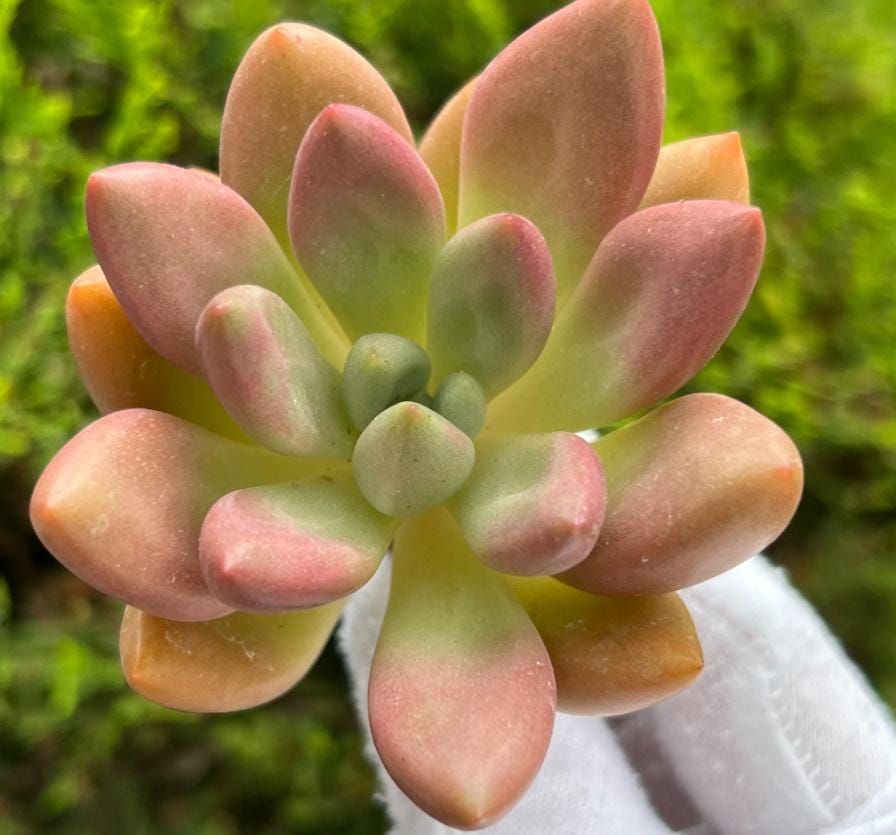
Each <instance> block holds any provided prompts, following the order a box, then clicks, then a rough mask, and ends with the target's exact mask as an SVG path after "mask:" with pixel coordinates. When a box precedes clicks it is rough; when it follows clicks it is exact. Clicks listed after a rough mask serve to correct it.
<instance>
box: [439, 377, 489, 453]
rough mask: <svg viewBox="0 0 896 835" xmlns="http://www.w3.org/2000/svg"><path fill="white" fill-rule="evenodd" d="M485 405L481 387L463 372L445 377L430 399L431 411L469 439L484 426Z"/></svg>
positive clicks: (474, 379) (473, 378)
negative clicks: (449, 422) (446, 420)
mask: <svg viewBox="0 0 896 835" xmlns="http://www.w3.org/2000/svg"><path fill="white" fill-rule="evenodd" d="M486 405H487V404H486V402H485V393H484V392H483V391H482V386H480V385H479V383H478V382H477V381H476V378H475V377H472V376H470V375H469V374H466V373H465V372H463V371H455V372H454V373H453V374H449V375H448V376H447V377H445V379H444V380H442V382H441V383H439V387H438V388H437V389H436V393H435V395H434V396H433V399H432V407H433V409H434V410H435V411H437V412H438V413H439V414H440V415H441V416H442V417H444V418H447V419H448V420H450V421H451V422H452V423H453V424H454V425H455V426H456V427H457V428H458V429H460V430H461V431H462V432H463V433H464V434H465V435H468V436H469V437H470V438H475V437H476V436H477V435H478V434H479V433H480V432H481V431H482V427H483V426H485V410H486Z"/></svg>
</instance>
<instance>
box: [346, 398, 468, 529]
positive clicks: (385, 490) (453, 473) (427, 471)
mask: <svg viewBox="0 0 896 835" xmlns="http://www.w3.org/2000/svg"><path fill="white" fill-rule="evenodd" d="M474 456H475V452H474V449H473V442H472V441H471V440H470V439H469V438H468V437H467V436H466V435H465V434H464V433H463V432H462V431H461V430H460V429H458V428H457V427H456V426H455V425H454V424H453V423H450V422H449V421H447V420H446V419H445V418H443V417H442V416H441V415H438V414H436V413H435V412H433V411H432V410H431V409H428V408H427V407H426V406H423V405H421V404H419V403H411V402H404V403H398V404H396V405H395V406H392V407H391V408H389V409H386V411H385V412H381V413H380V414H379V415H377V417H376V418H375V419H374V420H373V421H372V422H371V423H370V425H369V426H368V427H367V428H366V429H365V430H364V432H362V433H361V437H360V438H359V439H358V443H357V445H356V446H355V454H354V457H353V458H352V467H353V469H354V473H355V479H356V480H357V482H358V486H359V487H360V488H361V492H362V493H363V494H364V497H365V498H366V499H367V501H369V502H370V503H371V504H372V505H373V506H374V507H375V508H376V509H377V510H378V511H380V513H385V514H387V515H388V516H414V515H416V514H418V513H424V512H425V511H427V510H430V509H431V508H433V507H436V506H437V505H440V504H441V503H442V502H444V501H445V500H446V499H448V498H450V497H451V496H453V495H454V494H455V493H456V492H457V491H458V490H459V489H460V488H461V486H462V485H463V483H464V481H466V479H467V476H468V475H469V474H470V470H471V469H472V468H473V459H474Z"/></svg>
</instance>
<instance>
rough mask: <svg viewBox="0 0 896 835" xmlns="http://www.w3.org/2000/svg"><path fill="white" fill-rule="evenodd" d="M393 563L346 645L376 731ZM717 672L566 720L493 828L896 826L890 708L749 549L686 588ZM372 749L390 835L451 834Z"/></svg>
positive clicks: (812, 829)
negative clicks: (374, 682) (373, 665)
mask: <svg viewBox="0 0 896 835" xmlns="http://www.w3.org/2000/svg"><path fill="white" fill-rule="evenodd" d="M389 571H390V563H389V561H388V560H387V561H386V562H385V563H384V565H383V567H382V568H381V569H380V571H379V573H378V574H377V576H376V577H375V578H374V579H373V581H372V582H371V583H369V584H368V585H367V587H366V588H365V589H364V590H362V591H361V592H359V593H358V594H356V595H355V597H354V599H353V601H352V603H351V604H350V606H349V608H348V610H347V611H346V614H345V617H344V620H343V624H342V627H341V630H340V645H341V648H342V651H343V653H344V655H345V658H346V662H347V665H348V668H349V673H350V675H351V678H352V682H353V687H354V697H355V703H356V706H357V709H358V714H359V717H360V719H361V724H362V727H364V728H365V732H367V731H366V729H367V678H368V671H369V669H370V662H371V659H372V657H373V651H374V647H375V644H376V637H377V633H378V632H379V626H380V623H381V621H382V618H383V613H384V611H385V606H386V600H387V597H388V586H389ZM681 594H682V596H683V597H684V599H685V601H686V602H687V604H688V606H689V608H690V610H691V613H692V615H693V618H694V621H695V623H696V626H697V630H698V633H699V635H700V638H701V641H702V643H703V650H704V656H705V661H706V667H705V669H704V671H703V673H702V674H701V675H700V677H699V678H698V679H697V682H696V684H694V685H693V686H692V687H691V688H690V689H688V690H686V691H685V692H683V693H681V694H679V695H678V696H675V697H673V698H671V699H669V700H668V701H666V702H663V703H661V704H659V705H657V706H655V707H653V708H649V709H647V710H644V711H641V712H640V713H636V714H632V715H631V716H628V717H624V718H621V719H616V720H612V721H611V722H606V721H603V720H600V719H594V718H589V717H581V716H565V715H563V714H558V716H557V722H556V725H555V729H554V736H553V739H552V741H551V745H550V749H549V750H548V754H547V758H546V759H545V763H544V765H543V767H542V769H541V772H540V773H539V775H538V777H537V778H536V779H535V782H534V783H533V784H532V787H531V788H530V789H529V791H528V793H527V794H526V795H525V796H524V797H523V799H522V800H521V801H520V803H519V804H518V805H517V806H516V807H515V808H514V809H513V810H512V811H511V812H510V813H509V814H508V815H507V816H506V817H505V818H503V819H502V820H501V821H499V822H498V823H497V824H495V825H493V826H490V827H488V828H486V829H484V830H482V831H483V832H486V833H489V835H660V834H661V833H667V834H668V833H672V832H687V833H690V835H747V833H751V835H834V833H836V835H896V733H894V726H893V723H892V719H891V717H890V715H889V714H888V712H887V710H886V708H885V707H884V706H883V705H882V704H881V702H880V700H879V699H878V698H877V696H875V694H874V693H873V692H872V691H871V689H870V688H869V686H868V684H867V682H866V681H865V679H864V677H863V676H862V674H861V673H860V672H859V671H858V670H857V669H856V667H855V666H854V665H853V663H852V662H851V661H850V660H849V659H848V658H846V656H845V655H844V653H843V651H842V649H841V648H840V646H839V645H838V643H837V642H836V640H835V639H834V638H833V637H832V635H831V634H830V632H829V631H828V629H827V627H826V626H825V625H824V623H823V622H822V621H821V620H820V618H819V617H818V616H817V615H816V613H815V612H814V611H813V610H812V608H811V607H810V606H809V604H808V603H806V601H805V600H804V599H803V598H802V597H800V596H799V594H797V592H796V591H795V590H794V589H793V588H792V587H791V586H790V584H789V583H788V582H787V579H786V577H785V575H784V572H783V571H782V570H781V569H777V568H774V567H772V566H771V565H770V564H769V563H768V562H767V561H766V560H765V559H764V558H762V557H754V558H753V559H751V560H748V561H747V562H746V563H744V564H743V565H741V566H739V567H738V568H736V569H734V570H733V571H729V572H728V573H726V574H723V575H722V576H720V577H717V578H715V579H714V580H710V581H709V582H706V583H702V584H701V585H699V586H695V587H693V588H691V589H688V590H686V591H684V592H682V593H681ZM367 752H368V754H369V756H370V758H371V760H372V761H373V762H374V763H375V764H376V768H377V771H378V774H379V777H380V781H381V785H382V787H383V794H384V799H385V803H386V806H387V808H388V812H389V816H390V818H391V820H392V822H393V829H392V830H391V831H390V835H447V833H453V832H457V831H458V830H455V829H451V828H450V827H447V826H444V825H443V824H440V823H438V822H436V821H434V820H433V819H432V818H431V817H429V816H428V815H427V814H425V813H424V812H422V811H420V810H419V809H418V808H417V807H416V806H414V804H413V803H411V801H409V800H408V799H407V798H406V797H405V796H404V795H403V794H402V792H401V791H400V790H399V789H398V787H397V786H396V785H395V783H394V782H393V781H392V780H391V779H390V778H389V776H388V774H387V773H386V771H385V769H384V768H383V766H382V763H381V762H380V759H379V757H378V756H377V755H376V751H375V749H374V747H373V744H372V743H371V741H370V737H369V732H368V737H367Z"/></svg>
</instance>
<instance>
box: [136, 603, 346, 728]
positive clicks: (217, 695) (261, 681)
mask: <svg viewBox="0 0 896 835" xmlns="http://www.w3.org/2000/svg"><path fill="white" fill-rule="evenodd" d="M341 609H342V606H341V604H339V603H332V604H330V605H329V606H322V607H320V608H318V609H309V610H308V611H305V612H288V613H281V614H277V615H250V614H245V613H244V612H234V613H233V614H231V615H227V616H226V617H223V618H218V619H216V620H212V621H203V622H199V623H182V622H178V621H173V620H166V619H165V618H159V617H156V616H155V615H150V614H148V613H147V612H142V611H140V610H139V609H135V608H134V607H132V606H128V607H127V608H126V609H125V611H124V617H123V618H122V621H121V632H120V635H119V651H120V654H121V666H122V669H123V670H124V675H125V678H126V679H127V682H128V684H129V685H130V686H131V688H132V689H133V690H135V691H136V692H137V693H139V694H140V695H141V696H143V697H144V698H146V699H150V700H151V701H153V702H156V703H158V704H160V705H164V706H165V707H171V708H174V709H175V710H185V711H190V712H193V713H224V712H227V711H232V710H245V709H246V708H250V707H256V706H257V705H260V704H264V703H265V702H269V701H271V699H276V698H277V697H278V696H281V695H282V694H283V693H285V692H286V691H287V690H289V689H290V688H291V687H293V686H294V685H295V684H296V683H297V682H298V681H299V680H300V679H301V678H302V677H303V676H304V675H305V673H307V672H308V670H309V669H310V668H311V665H312V664H314V662H315V661H316V660H317V657H318V655H320V652H321V650H322V649H323V648H324V644H326V642H327V638H329V636H330V633H331V632H332V631H333V627H334V626H335V625H336V621H337V619H338V618H339V613H340V611H341Z"/></svg>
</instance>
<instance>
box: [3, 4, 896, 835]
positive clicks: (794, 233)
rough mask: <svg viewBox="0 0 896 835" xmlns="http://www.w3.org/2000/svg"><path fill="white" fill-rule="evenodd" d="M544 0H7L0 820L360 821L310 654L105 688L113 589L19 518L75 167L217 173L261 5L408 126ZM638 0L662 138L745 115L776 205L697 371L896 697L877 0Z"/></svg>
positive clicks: (56, 367)
mask: <svg viewBox="0 0 896 835" xmlns="http://www.w3.org/2000/svg"><path fill="white" fill-rule="evenodd" d="M557 5H558V4H557V3H555V2H551V0H519V1H518V2H512V0H369V2H365V3H359V2H356V0H326V1H325V0H308V1H307V2H286V0H252V2H218V1H214V2H213V0H165V1H164V2H149V0H128V2H114V0H25V2H14V0H0V484H2V491H0V519H2V521H0V568H2V572H3V575H4V576H5V577H6V581H7V583H8V586H9V588H10V589H11V594H10V595H8V596H7V597H6V598H3V599H4V601H5V602H4V604H3V606H2V607H0V608H2V610H3V611H4V613H5V617H4V623H3V624H2V626H0V630H2V631H0V835H6V833H13V832H15V833H19V832H29V833H30V832H40V833H57V832H58V833H84V832H91V833H105V832H110V833H111V832H121V831H127V832H129V833H143V832H152V833H181V832H183V833H187V832H189V833H199V835H205V833H208V835H218V833H231V832H245V831H252V832H259V833H271V835H273V834H274V833H286V832H301V833H331V834H332V835H339V834H340V833H352V834H354V833H358V834H359V835H360V833H368V832H370V833H373V832H380V831H382V829H383V820H382V814H381V812H380V811H379V810H378V809H377V808H376V806H375V805H374V804H373V803H372V802H371V800H370V795H371V790H372V781H371V777H370V775H369V772H368V771H367V769H366V767H365V766H364V764H363V761H362V759H361V756H360V750H359V742H358V737H357V732H356V730H355V728H354V726H353V725H352V723H351V719H350V711H349V708H348V704H347V701H346V696H345V690H344V681H343V680H342V677H341V672H340V670H339V666H338V662H337V661H336V659H335V657H334V656H333V655H332V653H330V654H328V655H327V656H326V658H325V663H324V664H322V665H321V666H320V668H319V669H318V670H317V671H316V672H315V673H314V674H313V675H312V676H311V677H310V678H309V679H308V680H307V681H306V682H305V683H304V684H303V685H302V686H301V687H300V688H298V689H297V690H296V691H295V693H293V694H292V695H290V696H289V697H287V698H285V699H283V700H281V701H280V702H277V703H276V704H274V705H271V706H268V707H266V708H263V709H261V710H259V711H256V712H253V713H249V714H246V715H237V716H233V717H220V718H201V719H199V718H189V717H183V716H179V715H177V714H174V713H172V712H170V711H164V710H162V709H160V708H155V707H152V706H150V705H148V704H146V703H145V702H143V701H142V700H140V699H138V698H137V697H135V696H133V695H131V694H129V693H128V692H126V690H125V688H124V686H123V683H122V681H121V678H120V674H119V672H118V668H117V659H116V653H115V647H114V637H115V636H114V631H115V624H114V612H113V611H111V610H110V608H109V607H108V606H107V605H106V604H104V603H102V602H99V601H97V600H96V598H94V597H93V596H91V595H88V594H86V593H85V592H84V590H83V588H82V587H80V586H79V585H78V584H77V583H76V582H74V581H71V580H69V579H67V578H66V577H64V576H62V575H61V574H60V573H59V572H57V571H55V570H54V569H53V568H52V567H51V566H50V561H49V560H48V558H47V557H46V555H44V554H43V552H42V551H41V550H40V548H39V547H38V545H37V543H36V541H35V540H34V538H33V536H32V535H31V534H30V532H29V528H28V524H27V516H26V510H25V508H26V503H27V496H28V493H29V491H30V486H31V484H32V482H33V478H34V476H35V474H36V473H37V471H38V470H39V469H40V467H41V466H42V465H43V463H44V462H45V460H46V459H47V458H48V457H49V455H51V454H52V453H53V451H55V449H57V448H58V447H59V446H60V445H61V444H62V443H63V442H64V441H65V440H66V439H67V438H68V437H69V436H70V435H71V434H72V433H73V432H74V431H76V429H77V428H78V427H80V426H81V425H82V424H83V423H85V422H86V421H87V420H89V419H90V418H91V417H92V416H93V414H94V412H93V409H92V407H91V405H90V404H89V402H88V400H87V398H86V396H85V395H84V393H83V390H82V388H81V385H80V383H79V382H78V380H77V378H76V375H75V372H74V365H73V363H72V361H71V359H70V357H69V355H68V352H67V349H66V345H65V334H64V328H63V321H62V305H63V299H64V295H65V291H66V288H67V285H68V283H69V281H70V280H71V278H72V277H73V276H74V275H75V274H77V273H78V272H79V271H80V270H81V269H83V268H84V267H86V266H88V265H89V264H90V263H91V254H90V248H89V244H88V241H87V237H86V230H85V227H84V221H83V216H82V205H81V203H82V190H83V184H84V181H85V179H86V177H87V174H88V173H89V172H90V171H91V170H93V169H95V168H98V167H100V166H102V165H107V164H110V163H112V162H116V161H122V160H128V159H166V160H171V161H175V162H179V163H183V164H196V165H203V166H206V167H209V168H215V167H216V145H217V132H218V119H219V116H220V110H221V106H222V104H223V101H224V97H225V95H226V91H227V85H228V83H229V79H230V76H231V74H232V72H233V70H234V68H235V67H236V64H237V62H238V61H239V58H240V56H241V54H242V53H243V51H244V50H245V48H246V47H247V46H248V44H249V43H250V42H251V40H252V38H253V37H254V36H255V35H256V34H257V33H258V32H259V31H260V30H262V29H263V28H265V27H266V26H268V25H270V24H271V23H273V22H275V21H277V20H280V19H300V20H305V21H309V22H312V23H316V24H318V25H321V26H323V27H325V28H327V29H329V30H330V31H332V32H334V33H336V34H338V35H340V36H342V37H344V38H346V39H347V40H349V41H350V42H351V43H353V44H354V45H355V46H357V47H358V48H360V49H361V50H362V51H363V52H365V53H366V54H367V55H368V56H369V57H370V58H371V59H372V60H373V61H374V63H375V64H377V66H379V67H380V69H381V70H382V71H383V72H384V73H385V74H386V76H387V77H388V78H389V80H390V82H392V84H393V85H394V87H395V88H396V90H397V92H398V93H399V96H400V97H401V99H402V101H403V102H404V103H405V105H406V107H407V109H408V112H409V115H410V117H411V119H412V121H413V123H414V124H415V127H417V128H418V129H419V128H422V126H423V125H425V123H426V121H427V120H428V119H429V118H430V117H431V115H432V114H433V112H434V111H435V110H436V109H437V107H438V106H439V104H440V103H441V102H442V101H443V100H444V99H445V98H446V96H447V95H448V94H449V93H450V92H451V91H452V90H453V89H454V88H455V87H457V86H459V85H460V84H461V83H462V82H463V81H464V80H465V79H466V78H468V77H469V76H471V75H473V74H474V73H475V72H476V71H477V70H478V69H479V68H481V67H482V66H483V65H484V64H485V63H486V62H487V61H488V59H489V58H490V57H491V56H492V55H493V54H494V53H495V52H496V51H497V50H498V49H499V48H500V47H501V45H502V44H504V43H505V42H507V41H508V40H509V39H510V38H511V37H512V36H513V34H514V33H515V32H517V31H519V30H521V29H522V28H524V27H525V26H527V25H528V24H530V23H531V22H533V21H534V20H536V19H537V18H539V17H540V16H542V15H543V14H545V13H547V12H548V11H550V10H551V9H553V8H555V7H556V6H557ZM654 8H655V10H656V12H657V15H658V17H659V20H660V25H661V28H662V31H663V38H664V44H665V50H666V56H667V71H668V92H669V113H668V127H667V136H666V139H667V141H672V140H675V139H678V138H681V137H684V136H687V135H690V134H699V133H709V132H716V131H723V130H730V129H735V128H736V129H740V130H741V132H742V134H743V137H744V144H745V147H746V150H747V154H748V157H749V161H750V168H751V173H752V179H753V194H754V202H755V203H757V204H758V205H759V206H761V207H762V208H763V210H764V211H765V214H766V221H767V225H768V229H769V248H768V257H767V260H766V266H765V269H764V272H763V277H762V279H761V280H760V286H759V289H758V291H757V293H756V295H755V297H754V299H753V301H752V303H751V306H750V308H749V309H748V312H747V314H746V315H745V316H744V318H743V320H742V321H741V323H740V324H739V325H738V327H737V329H736V330H735V332H734V334H733V335H732V337H731V339H730V340H729V342H728V344H727V345H726V347H725V348H724V349H723V350H722V351H721V352H720V354H719V355H718V357H717V358H716V359H715V360H714V361H713V362H712V363H711V365H710V366H709V367H708V368H707V370H706V371H704V372H703V373H702V374H701V375H700V377H699V378H698V379H697V380H696V381H695V382H694V383H693V384H692V385H691V388H692V389H701V388H702V389H708V390H716V391H722V392H725V393H728V394H731V395H733V396H735V397H738V398H740V399H742V400H744V401H746V402H748V403H750V404H752V405H754V406H755V407H756V408H758V409H760V410H761V411H762V412H764V413H765V414H767V415H769V416H770V417H772V418H773V419H774V420H776V421H777V422H778V423H780V424H781V425H782V426H784V427H785V428H786V429H787V430H788V431H789V432H790V433H791V434H792V435H793V437H794V438H795V440H796V441H797V443H798V445H799V447H800V449H801V451H802V453H803V455H804V458H805V462H806V476H807V487H806V497H805V500H804V502H803V504H802V507H801V509H800V512H799V514H798V516H797V519H796V520H795V523H794V525H793V526H792V527H791V529H790V530H789V531H788V532H787V533H786V534H785V535H784V537H783V538H782V539H781V540H780V541H779V542H778V543H777V544H776V545H775V546H774V548H773V550H772V553H773V556H774V557H775V558H776V559H778V560H779V561H780V562H782V563H784V564H786V565H787V566H788V567H789V568H790V569H791V571H792V573H793V575H794V577H795V579H796V580H797V582H798V583H799V584H800V586H801V588H802V589H803V591H804V592H805V593H806V594H808V595H809V597H810V598H811V599H812V600H813V602H814V603H815V604H816V605H817V606H818V607H819V608H820V609H821V611H822V613H823V614H824V615H825V617H826V618H827V619H828V621H829V622H830V623H831V624H832V626H833V628H834V630H835V631H836V632H837V634H838V635H839V636H840V637H841V638H842V639H843V641H844V643H845V645H846V647H847V649H848V651H849V652H850V653H851V654H852V656H853V657H854V658H856V659H857V661H858V662H859V663H860V664H861V665H862V666H863V668H864V669H865V670H866V671H867V672H868V674H869V675H870V676H871V678H872V680H873V681H874V682H875V684H876V685H877V686H878V688H879V689H880V691H881V692H882V693H883V695H884V697H885V698H886V699H887V700H888V701H889V702H890V704H891V705H896V657H894V653H896V649H894V641H893V638H892V636H893V635H896V522H894V509H896V285H894V276H896V231H894V230H896V201H894V199H893V195H894V194H896V4H893V3H892V0H863V2H862V3H861V4H856V3H853V2H849V0H816V2H814V3H811V4H807V3H805V2H801V0H739V2H737V3H721V4H720V3H714V2H712V0H654ZM0 588H2V589H5V588H6V586H2V587H0Z"/></svg>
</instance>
